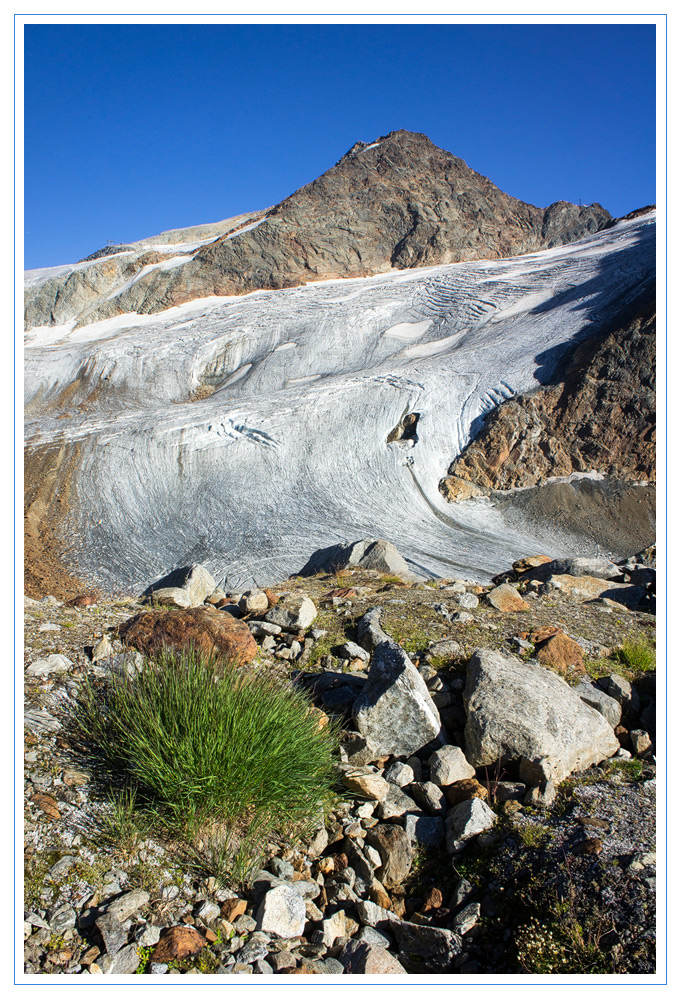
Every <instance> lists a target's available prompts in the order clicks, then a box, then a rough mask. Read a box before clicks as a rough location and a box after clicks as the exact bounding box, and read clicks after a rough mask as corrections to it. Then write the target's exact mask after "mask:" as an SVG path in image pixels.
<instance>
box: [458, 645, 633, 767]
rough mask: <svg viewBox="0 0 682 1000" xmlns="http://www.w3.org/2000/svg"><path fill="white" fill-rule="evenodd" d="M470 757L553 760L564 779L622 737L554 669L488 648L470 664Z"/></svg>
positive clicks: (477, 763)
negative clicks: (525, 661) (616, 735)
mask: <svg viewBox="0 0 682 1000" xmlns="http://www.w3.org/2000/svg"><path fill="white" fill-rule="evenodd" d="M464 705H465V709H466V713H467V722H466V727H465V733H464V735H465V743H466V756H467V760H468V761H469V762H470V763H471V764H472V765H473V766H474V767H482V766H484V765H490V764H494V763H496V762H497V761H498V760H500V759H501V760H503V761H512V760H520V759H521V758H526V759H528V760H539V759H541V758H545V759H548V760H550V761H551V767H550V773H548V774H547V775H546V776H545V777H546V778H553V779H554V780H555V781H557V782H558V781H563V779H564V778H565V777H566V776H567V775H568V774H570V773H571V772H572V771H578V770H582V769H584V768H586V767H590V766H591V765H592V764H597V763H599V762H600V761H602V760H604V759H605V758H606V757H610V756H612V754H614V753H615V752H616V751H617V750H618V749H619V743H618V740H617V739H616V737H615V736H614V734H613V729H612V728H611V726H610V725H609V724H608V722H607V721H606V719H605V718H604V717H603V716H602V715H600V714H599V712H597V711H596V710H595V709H593V708H591V707H590V706H589V705H586V704H585V702H583V701H582V700H581V698H580V696H579V695H578V694H576V692H575V691H574V690H573V689H572V688H570V687H569V686H568V684H567V683H566V682H565V681H564V680H562V678H560V677H558V676H557V675H556V674H555V673H552V672H551V671H549V670H546V669H545V668H544V667H541V666H540V665H539V664H535V663H532V662H528V663H523V662H521V661H520V660H518V659H517V658H516V657H515V656H506V655H504V654H502V653H498V652H494V651H493V650H489V649H479V650H477V651H476V652H475V653H474V655H473V656H472V657H471V659H470V660H469V663H468V665H467V678H466V686H465V689H464Z"/></svg>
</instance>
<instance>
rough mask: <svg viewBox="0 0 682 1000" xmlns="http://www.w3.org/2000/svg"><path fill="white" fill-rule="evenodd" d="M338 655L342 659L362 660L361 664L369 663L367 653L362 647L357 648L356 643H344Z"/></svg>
mask: <svg viewBox="0 0 682 1000" xmlns="http://www.w3.org/2000/svg"><path fill="white" fill-rule="evenodd" d="M340 655H341V656H342V657H343V658H344V659H348V660H362V662H363V663H369V653H368V652H367V650H366V649H363V648H362V646H358V644H357V642H350V641H349V642H344V644H343V646H342V647H341V650H340Z"/></svg>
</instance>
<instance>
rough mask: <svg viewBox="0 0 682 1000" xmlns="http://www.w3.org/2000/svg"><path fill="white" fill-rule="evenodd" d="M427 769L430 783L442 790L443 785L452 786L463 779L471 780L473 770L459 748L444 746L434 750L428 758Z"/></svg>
mask: <svg viewBox="0 0 682 1000" xmlns="http://www.w3.org/2000/svg"><path fill="white" fill-rule="evenodd" d="M429 768H430V769H431V781H433V782H435V784H436V785H440V787H441V788H442V787H443V786H444V785H452V784H453V782H455V781H463V780H464V779H465V778H473V777H474V775H475V774H476V771H475V769H474V768H473V767H472V766H471V764H470V763H469V761H468V760H467V759H466V757H465V756H464V751H463V750H462V749H461V748H460V747H454V746H450V745H447V746H444V747H440V749H438V750H436V752H435V753H432V754H431V756H430V757H429Z"/></svg>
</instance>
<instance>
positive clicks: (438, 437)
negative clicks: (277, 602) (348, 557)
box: [25, 213, 655, 589]
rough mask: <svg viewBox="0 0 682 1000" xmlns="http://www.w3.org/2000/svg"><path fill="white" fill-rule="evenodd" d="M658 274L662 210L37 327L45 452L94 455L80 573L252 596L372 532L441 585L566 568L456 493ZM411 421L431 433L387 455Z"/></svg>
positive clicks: (40, 434) (31, 356) (75, 528)
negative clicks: (466, 257) (220, 582)
mask: <svg viewBox="0 0 682 1000" xmlns="http://www.w3.org/2000/svg"><path fill="white" fill-rule="evenodd" d="M256 225H258V223H257V222H256V223H253V225H250V226H248V227H247V228H254V226H256ZM183 249H184V248H183ZM176 261H177V258H176V260H174V261H168V262H164V263H163V264H162V265H160V266H173V264H175V263H176ZM79 267H80V265H79ZM654 267H655V213H650V214H649V215H646V216H642V217H640V218H637V219H634V220H632V221H630V222H623V223H619V224H618V225H616V226H614V227H613V228H611V229H609V230H606V231H604V232H602V233H598V234H596V235H595V236H592V237H589V238H587V239H584V240H582V241H580V242H578V243H574V244H571V245H569V246H566V247H560V248H556V249H553V250H548V251H543V252H539V253H534V254H529V255H526V256H523V257H515V258H510V259H507V260H498V261H481V262H475V263H462V264H452V265H447V266H440V267H431V268H423V269H415V270H407V271H394V272H391V273H388V274H382V275H379V276H376V277H372V278H363V279H353V280H337V281H325V282H319V283H315V284H310V285H308V286H304V287H300V288H294V289H287V290H284V291H275V292H269V291H259V292H254V293H251V294H249V295H245V296H240V297H230V298H209V299H200V300H196V301H194V302H191V303H189V304H186V305H183V306H180V307H177V308H173V309H169V310H167V311H166V312H162V313H155V314H152V315H144V316H138V315H125V316H119V317H116V318H115V319H109V320H106V321H103V322H100V323H94V324H92V325H90V326H85V327H81V328H79V329H78V330H74V329H73V324H66V325H65V326H62V327H54V328H47V327H44V328H41V329H35V330H31V331H27V335H26V349H25V371H26V415H27V426H26V440H27V447H28V448H29V450H31V449H34V448H39V447H43V446H47V445H56V446H59V447H63V448H65V449H66V450H67V452H68V451H70V450H73V451H74V453H75V454H77V456H78V468H77V472H76V473H75V479H74V483H73V487H74V488H73V491H72V496H71V510H70V517H71V523H70V528H69V533H70V535H71V536H72V537H73V539H74V541H73V544H72V547H71V549H70V550H69V552H68V553H67V560H68V561H69V563H70V564H71V565H72V567H73V568H74V569H76V570H78V571H80V572H81V573H83V574H84V575H87V576H88V577H92V578H94V579H96V580H98V581H99V582H100V583H101V584H103V585H105V586H110V587H114V588H125V589H129V588H136V587H139V588H142V587H143V586H146V585H147V584H149V583H150V582H152V581H154V580H156V579H157V578H158V577H160V576H161V575H162V574H164V573H165V572H167V571H168V570H169V569H170V568H172V567H173V566H176V565H179V564H186V563H188V562H202V563H204V564H205V565H206V566H207V567H208V568H209V569H210V570H211V571H212V572H213V574H214V575H215V576H216V578H218V579H222V578H227V581H228V584H229V586H231V587H234V588H239V587H241V586H244V585H246V584H250V583H253V582H254V581H255V582H256V583H257V584H260V585H265V584H267V583H269V582H274V581H277V580H281V579H282V578H284V577H286V576H287V575H288V574H290V573H293V572H296V571H297V570H299V569H301V567H302V566H303V565H304V564H305V563H306V562H307V560H308V558H309V557H310V555H311V554H312V553H313V551H314V550H316V549H318V548H321V547H323V546H329V545H332V544H334V543H336V542H340V541H343V542H346V541H352V540H355V539H358V538H362V537H365V536H372V537H383V538H387V539H389V540H390V541H392V542H394V543H395V544H396V545H397V547H398V549H399V550H400V551H401V552H402V554H403V555H404V556H405V557H406V558H407V559H408V561H409V562H410V563H411V567H412V569H413V570H414V571H415V572H417V573H421V574H422V575H424V576H432V575H435V576H450V577H452V576H458V575H462V576H466V577H469V578H478V579H485V578H489V577H490V575H492V574H494V573H495V572H497V571H499V570H500V569H502V568H504V567H506V566H507V565H508V564H509V563H510V561H511V560H512V559H514V558H517V557H518V556H520V555H524V554H529V553H533V552H535V551H538V549H540V548H541V549H542V550H543V551H546V552H547V553H548V554H550V555H553V554H556V555H559V554H562V553H564V552H565V551H566V549H565V548H563V547H562V545H565V543H563V542H562V539H561V538H558V537H555V536H550V537H547V536H545V537H543V536H542V534H540V533H538V532H537V531H535V532H533V531H531V530H530V529H529V530H528V531H527V532H525V533H522V532H520V531H519V530H518V529H512V528H511V527H510V526H509V525H508V524H505V523H504V521H503V520H502V517H501V514H500V513H499V512H498V511H496V510H495V509H494V507H493V505H492V504H491V503H490V502H489V501H486V500H483V501H470V502H467V503H464V504H457V505H453V504H448V503H446V501H445V500H444V499H443V497H442V496H441V495H440V493H439V491H438V483H439V481H440V479H442V477H443V476H445V475H446V474H447V469H448V466H449V465H450V463H451V462H452V460H453V459H454V458H455V456H456V455H457V454H458V453H459V452H460V451H461V449H462V448H463V447H464V446H465V444H466V443H467V442H468V441H469V440H470V438H471V437H472V435H473V434H475V433H476V431H477V429H478V428H479V426H480V422H481V419H482V417H483V416H484V415H485V414H486V413H487V412H489V410H490V409H491V408H492V407H494V406H495V405H497V404H498V403H499V402H500V401H502V400H503V399H505V398H508V397H509V396H512V395H515V394H517V393H520V392H525V391H528V390H530V389H533V388H534V387H537V386H538V385H539V384H540V383H541V382H546V381H547V380H548V379H549V378H550V377H551V374H552V372H553V370H554V369H555V367H556V365H557V361H558V359H559V357H560V356H561V353H562V351H563V350H565V349H566V347H567V346H568V345H569V344H570V343H572V342H576V341H577V340H580V339H582V338H584V337H586V336H589V335H590V334H592V333H594V332H596V331H597V330H598V329H600V328H601V327H603V326H605V325H606V324H608V322H609V320H610V319H611V318H612V317H613V316H614V315H615V314H616V312H617V311H618V310H620V309H621V308H623V307H624V306H626V305H627V302H628V301H629V300H631V299H634V298H635V297H636V295H637V293H638V290H639V289H640V286H641V285H642V283H643V282H645V281H647V280H649V279H650V278H651V275H652V274H653V271H654ZM43 273H44V274H45V275H48V276H49V274H50V273H52V274H53V273H54V269H44V270H43ZM27 280H29V281H32V282H39V281H40V280H41V278H40V277H39V275H38V274H37V272H33V273H31V272H29V273H28V274H27ZM209 393H212V394H210V395H209ZM411 412H414V413H418V414H419V420H418V424H417V440H416V441H405V442H402V441H398V442H395V443H393V444H387V441H386V438H387V435H388V434H389V432H390V431H391V430H392V429H393V428H394V427H395V426H396V425H397V424H398V423H399V421H400V420H401V419H402V418H403V417H404V416H405V415H406V414H407V413H411Z"/></svg>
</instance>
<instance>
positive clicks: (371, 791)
mask: <svg viewBox="0 0 682 1000" xmlns="http://www.w3.org/2000/svg"><path fill="white" fill-rule="evenodd" d="M341 780H342V781H343V784H344V785H345V786H346V788H348V789H349V791H351V792H354V793H355V794H357V795H366V796H367V797H368V798H370V799H376V800H377V801H378V802H383V801H384V799H385V798H386V796H387V795H388V793H389V791H390V789H391V786H390V785H389V783H388V781H386V779H385V778H382V776H381V775H380V774H377V772H376V771H370V770H369V768H362V769H361V768H353V770H350V771H346V772H345V773H344V774H343V777H342V779H341Z"/></svg>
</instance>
